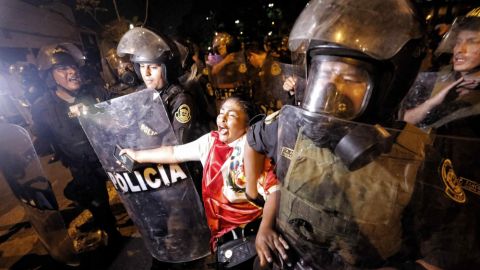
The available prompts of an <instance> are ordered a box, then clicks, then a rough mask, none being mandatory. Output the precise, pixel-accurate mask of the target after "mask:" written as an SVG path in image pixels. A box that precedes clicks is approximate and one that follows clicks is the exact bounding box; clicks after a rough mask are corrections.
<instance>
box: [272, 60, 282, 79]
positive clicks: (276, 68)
mask: <svg viewBox="0 0 480 270" xmlns="http://www.w3.org/2000/svg"><path fill="white" fill-rule="evenodd" d="M270 72H271V73H272V75H274V76H276V75H278V74H280V72H282V69H281V68H280V66H279V65H278V64H277V63H273V64H272V68H271V69H270Z"/></svg>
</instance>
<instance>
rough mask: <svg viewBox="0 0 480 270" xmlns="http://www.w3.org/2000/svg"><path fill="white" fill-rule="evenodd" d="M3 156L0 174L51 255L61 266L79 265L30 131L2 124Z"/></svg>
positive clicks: (0, 141)
mask: <svg viewBox="0 0 480 270" xmlns="http://www.w3.org/2000/svg"><path fill="white" fill-rule="evenodd" d="M0 157H1V158H0V159H1V162H0V172H1V173H2V175H3V177H4V178H5V180H6V182H7V184H8V185H9V186H10V189H11V190H12V192H13V194H14V195H15V197H16V198H17V199H18V200H19V202H20V204H21V205H22V207H23V209H24V211H25V213H26V215H27V217H28V220H29V222H30V224H32V227H33V228H34V229H35V232H36V233H37V234H38V237H39V239H40V241H41V242H42V243H43V244H44V246H45V248H46V249H47V251H48V253H49V254H50V255H51V256H52V257H53V258H55V259H56V260H58V261H60V262H62V263H65V264H69V265H79V260H78V257H77V253H76V251H75V248H74V246H73V242H72V240H71V239H70V236H69V235H68V231H67V229H66V227H65V223H64V222H63V219H62V216H61V214H60V212H59V210H58V203H57V199H56V197H55V194H54V193H53V190H52V186H51V184H50V182H49V181H48V180H47V178H46V177H45V174H44V172H43V169H42V167H41V165H40V161H39V160H38V157H37V153H36V152H35V149H34V148H33V144H32V141H31V138H30V135H29V134H28V132H27V131H26V130H25V129H23V128H22V127H20V126H16V125H10V124H0Z"/></svg>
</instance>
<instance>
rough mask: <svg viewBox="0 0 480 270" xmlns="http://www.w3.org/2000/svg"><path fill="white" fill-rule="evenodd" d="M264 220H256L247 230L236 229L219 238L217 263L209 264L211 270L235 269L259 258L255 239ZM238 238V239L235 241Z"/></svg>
mask: <svg viewBox="0 0 480 270" xmlns="http://www.w3.org/2000/svg"><path fill="white" fill-rule="evenodd" d="M261 222H262V219H261V218H260V219H256V220H254V221H252V222H250V223H248V224H247V225H245V228H243V229H242V228H240V227H238V228H235V229H234V230H232V231H230V232H228V233H227V234H225V235H222V236H221V237H219V238H217V239H216V241H217V243H218V248H217V262H216V263H214V264H209V267H210V268H217V269H235V266H237V265H239V264H241V263H243V262H246V261H248V260H249V259H251V258H254V257H255V256H257V249H256V248H255V239H256V236H257V232H258V228H259V227H260V223H261ZM233 238H237V239H233Z"/></svg>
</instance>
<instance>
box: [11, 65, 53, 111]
mask: <svg viewBox="0 0 480 270" xmlns="http://www.w3.org/2000/svg"><path fill="white" fill-rule="evenodd" d="M10 73H11V74H13V75H15V76H16V77H17V79H18V80H19V82H20V83H21V85H22V88H23V90H24V93H23V95H22V96H23V97H24V98H25V99H26V100H28V102H29V103H30V105H31V104H33V103H35V101H36V100H37V99H38V98H39V97H41V96H42V95H43V94H44V92H45V87H44V83H43V82H42V81H41V80H40V78H39V77H38V73H37V70H36V67H35V66H34V65H32V64H30V63H27V62H16V63H15V64H13V65H11V66H10Z"/></svg>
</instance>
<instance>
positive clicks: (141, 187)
mask: <svg viewBox="0 0 480 270" xmlns="http://www.w3.org/2000/svg"><path fill="white" fill-rule="evenodd" d="M79 120H80V123H81V125H82V127H83V129H84V130H85V133H86V134H87V137H88V138H89V140H90V143H91V145H92V146H93V148H94V150H95V153H96V154H97V156H98V158H99V160H100V162H101V163H102V166H103V168H104V169H105V171H106V172H107V174H108V176H109V178H110V180H111V182H112V184H113V185H114V187H115V189H116V190H117V192H118V195H119V197H120V199H121V200H122V202H123V204H124V205H125V208H126V209H127V212H128V214H129V215H130V217H131V218H132V220H133V222H134V224H135V225H136V227H137V229H138V231H139V232H140V234H141V236H142V238H143V240H144V242H145V245H146V246H147V248H148V249H149V251H150V253H151V254H152V256H153V257H155V258H156V259H158V260H160V261H165V262H185V261H190V260H195V259H198V258H201V257H204V256H206V255H207V254H208V253H209V241H210V238H211V234H210V231H209V229H208V225H207V220H206V217H205V212H204V210H203V207H202V204H201V202H200V199H199V197H198V195H197V192H196V191H195V186H194V184H193V182H192V179H191V176H190V174H189V172H188V170H187V167H186V165H185V164H137V166H136V167H134V169H133V171H132V172H131V173H129V172H128V171H126V170H125V169H123V168H122V167H120V166H119V165H118V164H117V163H116V159H115V157H114V155H113V153H114V149H115V146H116V145H118V146H120V147H122V148H132V149H135V150H145V149H153V148H157V147H160V146H171V145H176V144H178V142H177V139H176V137H175V133H174V132H173V129H172V127H171V125H170V121H169V118H168V116H167V113H166V111H165V108H164V106H163V103H162V100H161V98H160V96H159V94H158V93H157V92H156V91H154V90H144V91H140V92H136V93H132V94H130V95H127V96H123V97H119V98H116V99H113V100H111V101H107V102H103V103H99V104H96V105H95V107H92V108H90V109H89V112H88V113H87V114H85V115H82V116H80V117H79Z"/></svg>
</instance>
